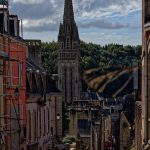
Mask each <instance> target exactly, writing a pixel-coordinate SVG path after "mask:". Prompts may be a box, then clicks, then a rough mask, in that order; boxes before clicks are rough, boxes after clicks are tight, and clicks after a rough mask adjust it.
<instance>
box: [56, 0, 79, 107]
mask: <svg viewBox="0 0 150 150" xmlns="http://www.w3.org/2000/svg"><path fill="white" fill-rule="evenodd" d="M64 7H65V8H64V18H63V23H60V28H59V35H58V43H59V52H58V75H59V82H58V87H59V90H61V91H62V93H63V98H64V101H65V102H66V103H69V104H71V103H72V101H73V99H79V97H80V94H81V80H80V39H79V34H78V27H77V25H76V23H75V20H74V12H73V5H72V0H65V5H64Z"/></svg>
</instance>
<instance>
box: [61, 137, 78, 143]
mask: <svg viewBox="0 0 150 150" xmlns="http://www.w3.org/2000/svg"><path fill="white" fill-rule="evenodd" d="M73 142H76V138H75V137H74V136H66V137H64V139H63V143H64V144H66V143H69V144H72V143H73Z"/></svg>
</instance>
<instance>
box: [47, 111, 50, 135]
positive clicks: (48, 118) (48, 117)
mask: <svg viewBox="0 0 150 150" xmlns="http://www.w3.org/2000/svg"><path fill="white" fill-rule="evenodd" d="M47 120H48V123H47V133H49V124H50V116H49V109H48V108H47Z"/></svg>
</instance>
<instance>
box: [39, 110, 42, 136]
mask: <svg viewBox="0 0 150 150" xmlns="http://www.w3.org/2000/svg"><path fill="white" fill-rule="evenodd" d="M41 119H42V117H41V109H40V111H39V130H40V137H41V122H42V121H41Z"/></svg>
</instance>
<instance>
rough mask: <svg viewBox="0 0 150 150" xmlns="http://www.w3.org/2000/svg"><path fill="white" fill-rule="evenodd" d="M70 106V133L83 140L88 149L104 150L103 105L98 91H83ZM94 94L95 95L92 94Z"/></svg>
mask: <svg viewBox="0 0 150 150" xmlns="http://www.w3.org/2000/svg"><path fill="white" fill-rule="evenodd" d="M83 94H85V95H86V97H83V96H82V99H81V100H75V101H74V103H73V105H72V106H69V121H70V124H69V135H71V136H75V137H77V138H78V139H80V140H82V141H83V145H84V147H85V148H87V149H88V150H93V149H94V150H102V149H101V147H102V115H101V112H102V105H103V101H99V100H98V97H97V94H96V93H92V92H91V93H88V92H87V93H83ZM91 95H93V96H91Z"/></svg>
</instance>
